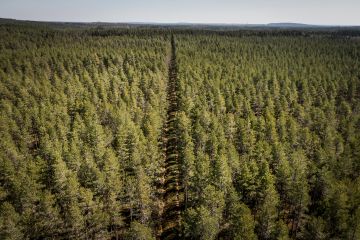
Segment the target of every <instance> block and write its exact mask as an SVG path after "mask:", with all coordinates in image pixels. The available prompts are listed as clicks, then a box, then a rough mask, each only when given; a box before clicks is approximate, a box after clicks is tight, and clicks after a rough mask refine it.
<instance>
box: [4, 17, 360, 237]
mask: <svg viewBox="0 0 360 240" xmlns="http://www.w3.org/2000/svg"><path fill="white" fill-rule="evenodd" d="M170 34H173V35H174V37H173V38H170ZM345 35H346V32H344V33H339V32H331V31H326V30H323V31H315V30H314V31H311V32H307V31H305V32H302V31H265V30H256V31H255V30H243V31H202V30H196V31H195V30H183V29H181V30H176V29H172V30H167V29H147V28H142V27H139V28H137V29H134V28H131V29H122V28H120V29H115V28H114V29H112V28H111V29H100V28H97V29H89V28H87V27H86V28H85V27H84V29H81V28H75V27H74V26H72V27H70V26H69V28H67V27H66V28H61V29H55V28H52V27H51V26H50V25H49V26H48V25H41V24H39V25H36V26H35V25H34V26H33V25H32V24H25V25H16V24H15V25H14V24H13V25H7V24H5V23H1V24H0V52H1V55H0V137H1V141H0V238H1V239H111V238H115V239H155V238H157V237H159V234H161V231H163V230H164V229H161V226H165V224H162V222H164V221H170V222H171V219H164V218H163V217H164V216H162V214H163V213H164V211H171V209H170V210H168V209H165V207H164V206H165V205H166V197H165V196H164V195H166V194H164V189H163V188H164V185H165V183H164V182H166V181H167V180H169V179H165V177H164V176H165V175H166V174H164V172H166V171H167V169H166V166H165V165H166V164H165V158H166V156H165V157H164V155H166V154H167V153H166V152H165V151H164V149H163V145H164V132H165V130H164V128H165V127H164V126H176V127H175V128H176V129H167V130H168V131H169V132H171V134H168V136H167V137H170V136H171V137H174V138H175V139H176V140H175V141H174V142H176V146H168V147H169V148H171V147H173V148H174V149H176V151H177V152H176V154H173V155H172V157H173V158H175V157H176V159H177V161H178V163H177V164H178V165H179V166H178V169H177V170H176V171H179V174H172V175H176V176H179V178H180V179H179V180H178V183H179V186H177V189H176V194H178V195H179V196H178V201H179V203H178V204H179V206H177V209H176V210H173V211H174V212H175V211H179V213H180V216H181V222H180V224H179V229H178V230H179V231H180V234H181V235H182V236H184V238H185V239H252V240H255V239H310V238H311V239H359V237H360V210H359V206H360V202H359V199H360V190H359V186H360V184H359V182H360V180H359V179H360V176H359V173H360V127H359V126H360V115H359V109H360V108H359V107H360V105H359V104H360V99H359V96H360V94H359V92H360V90H359V89H360V85H359V84H360V81H359V76H360V72H359V69H360V44H359V41H358V40H357V39H354V38H352V37H350V36H349V37H345ZM170 39H172V41H174V44H175V46H176V49H173V50H174V51H175V52H173V54H174V55H173V56H174V57H176V59H175V60H176V67H175V71H177V72H176V76H177V77H176V79H175V80H176V81H177V82H176V87H175V90H174V91H175V92H174V93H171V94H174V95H176V102H172V104H174V105H175V106H176V110H175V111H174V112H172V113H174V115H173V116H170V117H169V116H168V114H169V109H168V107H169V106H168V105H169V100H168V99H167V96H168V92H167V91H168V78H169V76H168V74H171V73H169V72H168V67H169V66H168V64H169V59H170V55H171V54H170V53H171V48H170V45H171V40H170ZM170 77H171V76H170ZM167 121H174V122H173V124H169V125H166V123H167ZM173 166H174V164H173ZM168 175H171V174H168ZM169 195H171V193H169ZM169 198H170V197H169ZM168 215H170V216H171V214H168ZM169 225H171V224H169Z"/></svg>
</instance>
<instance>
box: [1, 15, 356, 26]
mask: <svg viewBox="0 0 360 240" xmlns="http://www.w3.org/2000/svg"><path fill="white" fill-rule="evenodd" d="M0 19H3V20H13V21H25V22H46V23H81V24H94V23H109V24H147V25H229V26H231V25H233V26H235V25H259V26H260V25H263V26H264V25H265V26H266V25H272V24H284V25H286V24H287V25H299V27H301V25H303V26H314V27H360V25H356V24H316V23H303V22H291V21H276V22H268V23H234V22H225V23H224V22H209V23H206V22H190V21H189V22H188V21H184V22H181V21H179V22H162V21H100V20H98V21H64V20H34V19H17V18H9V17H0Z"/></svg>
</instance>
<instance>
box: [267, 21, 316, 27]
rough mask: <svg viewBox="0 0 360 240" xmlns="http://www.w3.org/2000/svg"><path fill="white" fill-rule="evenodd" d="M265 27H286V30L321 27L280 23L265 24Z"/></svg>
mask: <svg viewBox="0 0 360 240" xmlns="http://www.w3.org/2000/svg"><path fill="white" fill-rule="evenodd" d="M267 26H268V27H286V28H306V27H320V26H321V25H312V24H304V23H291V22H280V23H269V24H267Z"/></svg>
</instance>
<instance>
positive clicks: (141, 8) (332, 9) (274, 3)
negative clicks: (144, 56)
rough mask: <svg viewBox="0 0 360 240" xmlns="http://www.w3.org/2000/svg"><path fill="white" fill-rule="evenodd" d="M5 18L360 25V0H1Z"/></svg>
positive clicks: (67, 20)
mask: <svg viewBox="0 0 360 240" xmlns="http://www.w3.org/2000/svg"><path fill="white" fill-rule="evenodd" d="M0 18H13V19H21V20H38V21H66V22H98V21H100V22H153V23H229V24H230V23H238V24H246V23H251V24H259V23H274V22H296V23H307V24H321V25H360V0H248V1H245V0H57V1H55V0H0Z"/></svg>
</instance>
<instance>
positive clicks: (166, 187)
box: [158, 37, 182, 239]
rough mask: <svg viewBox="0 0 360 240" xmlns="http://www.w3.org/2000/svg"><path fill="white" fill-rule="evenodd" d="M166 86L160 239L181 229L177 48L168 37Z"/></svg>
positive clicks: (178, 233)
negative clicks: (169, 43) (168, 55)
mask: <svg viewBox="0 0 360 240" xmlns="http://www.w3.org/2000/svg"><path fill="white" fill-rule="evenodd" d="M168 74H169V76H168V86H167V102H168V106H167V116H166V120H165V123H164V128H163V138H162V141H163V142H162V143H163V153H164V159H165V162H164V173H163V177H162V179H163V182H162V186H161V189H160V190H159V191H160V192H162V195H163V209H162V210H161V221H160V222H161V223H160V225H161V226H160V229H159V234H158V238H159V239H179V238H180V232H181V231H180V228H181V206H182V204H181V183H180V182H181V181H180V161H179V149H178V148H179V140H178V138H177V131H178V129H177V126H176V124H177V123H176V114H177V112H178V111H179V96H178V87H179V86H178V79H177V65H176V49H175V40H174V37H172V38H171V58H170V61H169V71H168Z"/></svg>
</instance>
